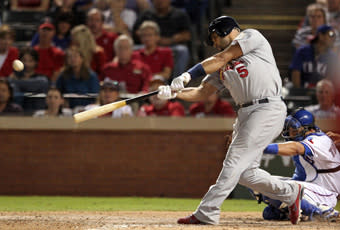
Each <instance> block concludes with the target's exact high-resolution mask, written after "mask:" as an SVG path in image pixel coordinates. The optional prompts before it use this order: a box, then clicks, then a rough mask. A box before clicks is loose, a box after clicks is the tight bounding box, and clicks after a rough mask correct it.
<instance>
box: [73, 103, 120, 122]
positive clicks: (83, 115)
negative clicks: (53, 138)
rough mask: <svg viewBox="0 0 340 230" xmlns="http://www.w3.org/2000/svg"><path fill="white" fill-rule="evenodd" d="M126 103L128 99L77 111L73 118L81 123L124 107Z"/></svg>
mask: <svg viewBox="0 0 340 230" xmlns="http://www.w3.org/2000/svg"><path fill="white" fill-rule="evenodd" d="M124 105H126V100H123V101H118V102H113V103H110V104H107V105H103V106H100V107H98V108H94V109H91V110H87V111H84V112H80V113H77V114H75V115H74V116H73V119H74V121H75V123H80V122H83V121H87V120H90V119H92V118H95V117H98V116H101V115H104V114H106V113H109V112H112V111H113V110H115V109H118V108H120V107H123V106H124Z"/></svg>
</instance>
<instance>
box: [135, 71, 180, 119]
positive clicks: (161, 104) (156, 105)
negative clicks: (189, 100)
mask: <svg viewBox="0 0 340 230" xmlns="http://www.w3.org/2000/svg"><path fill="white" fill-rule="evenodd" d="M162 85H165V78H163V77H162V76H159V75H155V76H154V77H153V78H152V80H151V82H150V88H149V91H150V92H151V91H155V90H157V89H158V87H159V86H162ZM149 101H150V103H151V104H150V105H147V104H145V105H142V106H141V107H140V109H139V111H138V116H141V117H145V116H174V117H183V116H184V115H185V110H184V106H183V105H182V104H181V103H179V102H178V101H170V100H162V99H159V98H158V97H157V95H153V96H151V97H150V98H149Z"/></svg>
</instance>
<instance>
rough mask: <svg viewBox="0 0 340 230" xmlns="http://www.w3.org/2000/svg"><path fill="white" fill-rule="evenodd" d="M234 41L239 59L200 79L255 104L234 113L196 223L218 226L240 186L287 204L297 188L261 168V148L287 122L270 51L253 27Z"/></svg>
mask: <svg viewBox="0 0 340 230" xmlns="http://www.w3.org/2000/svg"><path fill="white" fill-rule="evenodd" d="M236 42H238V44H239V45H240V47H241V49H242V52H243V56H242V57H240V58H238V59H236V60H233V61H232V62H231V63H228V65H226V66H225V67H224V68H222V69H221V70H220V72H218V73H217V72H216V73H214V74H211V75H208V76H207V77H206V78H205V79H203V81H204V82H208V83H210V84H212V85H214V86H215V87H216V88H217V89H222V88H227V89H228V90H229V91H230V94H231V95H232V97H233V99H234V101H235V102H236V104H238V105H241V104H244V103H249V102H253V103H254V104H253V105H250V106H246V107H242V108H240V109H239V110H238V112H237V114H238V117H237V119H236V122H235V124H234V131H233V137H232V142H231V144H230V147H229V150H228V152H227V155H226V158H225V160H224V162H223V168H222V171H221V173H220V175H219V177H218V179H217V181H216V184H215V185H212V186H211V187H210V188H209V191H208V192H207V194H206V195H205V196H204V198H203V199H202V201H201V203H200V205H199V207H198V208H197V210H196V211H195V213H194V215H195V217H196V218H197V219H199V220H201V221H203V222H205V223H210V224H217V223H218V222H219V217H220V206H221V205H222V203H223V201H224V200H225V199H226V197H227V196H228V195H229V194H230V192H231V191H232V190H233V189H234V188H235V186H236V185H237V183H238V182H239V183H240V184H242V185H244V186H246V187H249V188H251V189H253V190H255V191H259V192H261V193H262V194H264V195H266V196H268V197H271V198H273V199H277V200H281V201H282V202H285V203H287V204H288V205H291V204H293V203H294V201H295V199H296V197H297V194H298V186H297V184H295V183H289V182H286V181H282V180H279V179H278V178H275V177H272V176H271V175H270V174H269V173H267V172H266V171H264V170H262V169H259V166H260V162H261V157H262V153H263V150H264V149H265V147H266V146H267V145H268V144H270V143H271V142H272V140H273V139H274V138H276V137H277V136H278V135H279V134H280V132H281V131H282V128H283V124H284V120H285V118H286V106H285V104H284V102H283V101H282V100H281V87H282V82H281V78H280V74H279V71H278V69H277V66H276V63H275V59H274V56H273V53H272V50H271V47H270V45H269V43H268V41H267V40H266V39H265V38H264V37H263V36H262V35H261V33H260V32H258V31H257V30H254V29H247V30H244V31H242V32H241V33H240V34H239V35H238V36H237V37H236V38H235V40H234V41H233V43H236ZM260 99H264V100H261V101H259V100H260ZM248 105H249V104H248Z"/></svg>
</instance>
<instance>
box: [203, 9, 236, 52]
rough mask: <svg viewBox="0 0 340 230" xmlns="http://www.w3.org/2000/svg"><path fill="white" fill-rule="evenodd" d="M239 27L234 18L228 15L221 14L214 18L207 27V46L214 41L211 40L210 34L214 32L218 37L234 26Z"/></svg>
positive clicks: (228, 31)
mask: <svg viewBox="0 0 340 230" xmlns="http://www.w3.org/2000/svg"><path fill="white" fill-rule="evenodd" d="M235 27H236V28H240V26H239V25H238V24H237V22H236V21H235V19H233V18H232V17H229V16H221V17H218V18H215V19H214V20H213V21H212V22H211V23H210V24H209V28H208V38H207V41H206V43H207V44H208V45H209V46H212V45H213V44H214V43H213V41H212V40H211V34H212V33H213V32H215V33H216V34H217V35H218V36H220V37H225V36H227V35H228V34H229V33H230V32H231V31H232V30H233V29H234V28H235Z"/></svg>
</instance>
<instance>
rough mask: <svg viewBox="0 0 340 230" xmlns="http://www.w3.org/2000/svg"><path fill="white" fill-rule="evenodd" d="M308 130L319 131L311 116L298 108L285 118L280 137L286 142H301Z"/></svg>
mask: <svg viewBox="0 0 340 230" xmlns="http://www.w3.org/2000/svg"><path fill="white" fill-rule="evenodd" d="M310 129H316V130H319V129H318V127H316V126H315V123H314V116H313V114H312V113H310V112H308V111H307V110H305V109H303V108H299V109H297V110H296V111H295V112H293V113H292V115H289V116H288V117H287V118H286V120H285V123H284V127H283V131H282V134H281V135H282V137H283V138H285V140H286V141H302V140H303V139H304V137H305V133H306V132H307V131H308V130H310Z"/></svg>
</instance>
